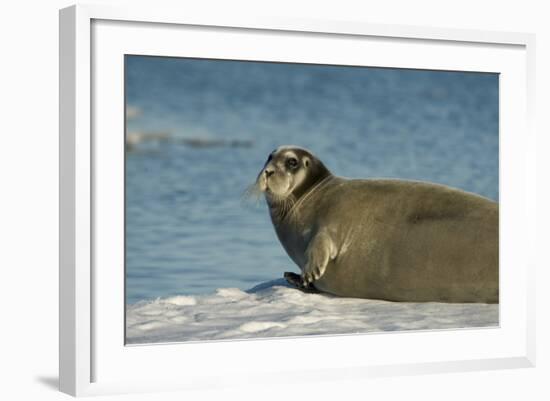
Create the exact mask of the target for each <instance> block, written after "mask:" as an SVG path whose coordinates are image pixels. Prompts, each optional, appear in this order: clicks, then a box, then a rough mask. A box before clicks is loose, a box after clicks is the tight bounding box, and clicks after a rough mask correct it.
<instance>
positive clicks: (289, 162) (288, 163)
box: [286, 157, 298, 168]
mask: <svg viewBox="0 0 550 401" xmlns="http://www.w3.org/2000/svg"><path fill="white" fill-rule="evenodd" d="M286 166H287V167H288V168H296V167H298V159H296V158H294V157H290V158H288V159H286Z"/></svg>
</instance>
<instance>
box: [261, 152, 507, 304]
mask: <svg viewBox="0 0 550 401" xmlns="http://www.w3.org/2000/svg"><path fill="white" fill-rule="evenodd" d="M289 149H292V150H293V153H294V154H296V155H297V156H298V159H300V160H299V161H300V164H299V166H298V167H297V168H287V167H288V163H286V162H285V157H286V156H285V153H288V150H289ZM304 159H307V160H308V163H302V161H303V160H304ZM266 169H267V170H271V171H272V173H271V176H270V177H268V178H266V179H265V182H263V185H264V186H265V188H262V189H264V191H265V194H266V199H267V202H268V205H269V207H270V214H271V218H272V222H273V225H274V227H275V230H276V232H277V235H278V237H279V240H280V241H281V244H282V245H283V247H284V248H285V250H286V252H287V253H288V255H289V256H290V258H291V259H292V260H293V261H294V262H295V263H296V264H297V265H298V266H299V268H300V270H301V271H302V274H301V277H302V285H301V287H302V288H303V289H312V288H315V289H317V290H319V291H322V292H326V293H330V294H334V295H338V296H344V297H358V298H375V299H385V300H391V301H410V302H423V301H437V302H483V303H498V301H499V285H498V282H499V268H498V266H499V262H498V257H499V246H498V237H499V228H498V226H499V217H498V215H499V208H498V204H497V203H495V202H493V201H491V200H489V199H486V198H483V197H481V196H478V195H475V194H472V193H468V192H464V191H461V190H458V189H454V188H450V187H447V186H443V185H438V184H432V183H426V182H418V181H406V180H389V179H369V180H350V179H345V178H340V177H336V176H333V175H332V174H331V173H330V172H329V171H328V169H326V167H325V166H324V165H323V164H322V163H321V162H320V161H319V159H317V158H316V157H315V156H314V155H313V154H311V152H309V151H307V150H305V149H301V148H288V147H284V148H280V149H279V150H277V151H275V152H274V153H273V154H272V157H271V159H270V160H269V161H268V162H266V166H264V169H263V170H262V172H261V173H260V175H259V179H260V177H262V174H265V173H264V171H265V170H266ZM304 172H305V174H304ZM285 177H286V178H285ZM296 177H301V178H300V179H298V178H296ZM272 178H273V183H274V184H273V189H270V188H271V187H270V185H271V184H270V180H271V179H272ZM285 179H287V180H288V182H286V181H285ZM276 180H277V181H276ZM277 191H279V192H277ZM285 191H286V192H285ZM293 282H296V279H295V278H294V280H293Z"/></svg>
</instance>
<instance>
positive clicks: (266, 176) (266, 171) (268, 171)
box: [264, 168, 275, 178]
mask: <svg viewBox="0 0 550 401" xmlns="http://www.w3.org/2000/svg"><path fill="white" fill-rule="evenodd" d="M274 172H275V171H274V170H271V169H268V168H266V169H265V170H264V173H265V178H269V176H271V175H273V173H274Z"/></svg>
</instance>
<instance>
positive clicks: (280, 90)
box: [125, 56, 499, 303]
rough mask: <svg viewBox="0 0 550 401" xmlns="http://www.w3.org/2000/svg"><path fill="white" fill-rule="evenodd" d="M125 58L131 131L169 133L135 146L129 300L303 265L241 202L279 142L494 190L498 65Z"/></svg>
mask: <svg viewBox="0 0 550 401" xmlns="http://www.w3.org/2000/svg"><path fill="white" fill-rule="evenodd" d="M125 68H126V101H127V106H130V107H132V108H137V109H139V110H141V113H140V114H139V115H138V116H137V117H135V118H131V119H130V118H129V119H128V121H127V132H128V133H133V132H148V133H159V132H164V133H167V134H168V135H169V136H170V137H169V139H167V140H147V141H143V142H142V143H139V144H137V145H136V146H134V147H132V149H131V150H129V151H127V155H126V294H127V302H128V303H134V302H137V301H139V300H143V299H151V298H156V297H166V296H170V295H176V294H205V293H211V292H213V291H215V289H217V288H221V287H238V288H241V289H247V288H250V287H252V286H254V285H255V284H257V283H260V282H262V281H267V280H271V279H274V278H278V277H280V276H281V275H282V273H283V272H284V271H287V270H294V271H297V270H296V269H297V268H296V267H295V266H294V265H293V263H292V261H291V260H290V259H289V258H288V257H287V255H286V254H285V252H284V250H283V249H282V247H281V246H280V244H279V242H278V240H277V238H276V236H275V233H274V231H273V227H272V226H271V223H270V220H269V216H268V212H267V209H266V207H265V204H264V202H263V200H261V201H260V202H258V203H257V204H256V203H255V202H254V201H248V202H243V201H242V194H243V192H244V191H245V190H246V188H247V186H248V185H249V184H251V183H252V182H253V181H254V179H255V177H256V175H257V174H258V172H259V170H260V169H261V167H262V166H263V163H264V162H265V159H266V157H267V155H268V153H269V152H270V151H271V150H273V149H274V148H276V147H277V146H279V145H282V144H297V145H300V146H304V147H307V148H309V149H311V150H312V151H313V152H314V153H316V154H317V155H318V156H319V157H320V158H321V159H322V160H323V162H324V163H325V164H326V165H327V166H328V167H329V168H330V169H331V170H332V172H333V173H334V174H337V175H342V176H347V177H362V178H367V177H399V178H408V179H419V180H428V181H433V182H438V183H442V184H447V185H451V186H454V187H458V188H462V189H465V190H468V191H472V192H476V193H479V194H481V195H484V196H486V197H489V198H492V199H495V200H498V116H499V115H498V75H496V74H485V73H462V72H436V71H418V70H399V69H381V68H358V67H339V66H338V67H336V66H312V65H296V64H276V63H256V62H236V61H211V60H194V59H178V58H160V57H141V56H127V58H126V67H125ZM183 139H193V140H196V139H201V140H203V141H210V143H211V144H212V145H213V146H206V147H202V146H200V147H197V146H190V144H189V143H188V142H185V141H183ZM232 141H233V144H236V145H237V146H231V143H232ZM235 141H237V142H235ZM191 145H192V144H191Z"/></svg>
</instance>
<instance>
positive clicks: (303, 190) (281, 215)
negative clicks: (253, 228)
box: [268, 169, 333, 225]
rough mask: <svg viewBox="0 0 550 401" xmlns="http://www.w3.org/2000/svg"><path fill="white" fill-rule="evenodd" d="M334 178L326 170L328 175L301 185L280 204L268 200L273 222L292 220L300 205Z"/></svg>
mask: <svg viewBox="0 0 550 401" xmlns="http://www.w3.org/2000/svg"><path fill="white" fill-rule="evenodd" d="M325 170H326V169H325ZM332 177H333V175H332V174H331V173H330V172H329V171H328V170H326V174H322V175H320V176H317V177H316V179H315V180H309V182H308V185H301V186H300V188H297V189H295V190H294V191H293V192H292V194H291V195H289V196H288V197H287V198H285V199H284V200H281V201H279V202H270V201H269V200H268V205H269V212H270V215H271V220H272V222H273V223H274V224H275V225H277V224H279V223H282V222H284V221H285V220H286V221H288V220H291V218H292V216H296V213H297V211H298V209H299V207H300V205H301V204H302V203H303V202H304V201H305V200H306V199H307V198H309V197H310V196H311V195H312V194H313V193H315V192H316V191H317V189H319V188H320V187H321V186H323V185H324V184H325V183H326V182H328V181H329V180H330V179H331V178H332Z"/></svg>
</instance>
